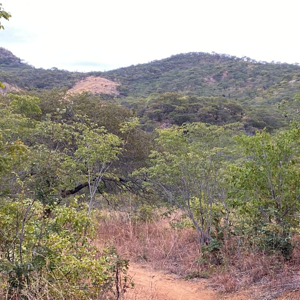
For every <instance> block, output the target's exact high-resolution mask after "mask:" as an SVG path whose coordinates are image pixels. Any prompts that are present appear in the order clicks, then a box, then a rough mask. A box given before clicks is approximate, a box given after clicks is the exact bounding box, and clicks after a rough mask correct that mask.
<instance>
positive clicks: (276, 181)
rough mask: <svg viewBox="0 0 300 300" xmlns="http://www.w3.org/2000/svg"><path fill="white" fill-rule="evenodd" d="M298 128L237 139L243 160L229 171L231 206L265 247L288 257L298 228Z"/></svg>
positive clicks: (299, 134)
mask: <svg viewBox="0 0 300 300" xmlns="http://www.w3.org/2000/svg"><path fill="white" fill-rule="evenodd" d="M299 137H300V131H299V128H293V127H291V128H290V129H289V130H286V131H282V132H279V133H277V134H276V135H273V136H271V135H270V134H269V133H266V132H262V133H257V134H256V135H255V136H240V137H238V138H237V141H238V143H239V144H240V145H241V150H242V151H243V152H244V154H245V155H246V157H245V159H244V160H243V161H242V162H241V163H240V164H239V165H237V166H234V167H233V168H232V170H231V172H232V179H231V181H232V185H233V189H232V192H231V206H232V207H233V208H234V209H237V211H238V214H239V215H241V216H243V218H244V220H243V222H246V223H245V224H247V226H248V227H250V230H252V234H254V235H255V236H260V239H261V241H264V246H266V247H267V248H269V249H275V250H280V251H281V252H282V253H283V254H284V255H285V257H289V256H290V254H291V250H292V247H291V244H290V237H291V234H292V230H293V228H297V227H298V226H299V218H298V210H299V201H298V199H299V196H300V194H299V186H300V171H299V170H300V169H299Z"/></svg>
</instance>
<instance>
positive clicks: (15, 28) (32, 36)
mask: <svg viewBox="0 0 300 300" xmlns="http://www.w3.org/2000/svg"><path fill="white" fill-rule="evenodd" d="M0 3H2V7H3V8H4V10H6V11H7V12H9V13H11V15H12V18H11V19H10V20H9V21H5V20H2V19H1V23H2V25H4V27H5V30H0V47H4V48H6V49H8V50H10V51H12V52H13V54H15V55H16V56H17V57H19V58H21V59H22V60H24V61H25V62H26V63H28V64H30V65H32V66H34V67H36V68H44V69H49V68H52V67H56V68H58V69H64V70H69V71H79V72H88V71H108V70H112V69H117V68H121V67H126V66H130V65H136V64H141V63H148V62H151V61H153V60H159V59H163V58H167V57H170V56H171V55H176V54H180V53H188V52H208V53H211V52H216V53H219V54H228V55H232V56H237V57H243V56H247V57H250V58H252V59H255V60H257V61H267V62H271V61H275V62H278V61H279V62H286V63H300V39H299V28H300V21H299V9H300V1H299V0H285V1H282V0H259V1H258V0H251V1H250V0H84V1H82V0H0Z"/></svg>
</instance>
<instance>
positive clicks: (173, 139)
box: [142, 123, 231, 245]
mask: <svg viewBox="0 0 300 300" xmlns="http://www.w3.org/2000/svg"><path fill="white" fill-rule="evenodd" d="M230 132H231V131H230V130H226V129H225V128H223V127H218V126H211V125H206V124H203V123H193V124H187V125H183V126H181V127H172V128H168V129H163V130H159V131H158V134H159V137H158V138H157V139H156V142H157V144H158V149H159V150H156V151H152V153H151V155H150V165H151V166H150V167H149V168H144V169H143V170H142V172H143V173H144V174H145V176H147V177H148V180H149V181H150V182H151V184H152V186H153V187H154V188H155V190H157V191H159V192H160V193H161V194H162V195H163V196H164V197H165V199H166V200H168V201H169V202H170V203H171V204H173V205H176V206H177V207H178V208H180V209H181V210H182V211H183V212H184V213H186V214H187V216H188V217H189V218H190V220H191V221H192V224H193V226H194V227H195V229H196V231H197V234H198V240H199V244H200V245H204V244H208V243H209V242H210V240H211V239H212V238H220V236H219V234H220V232H219V225H220V224H219V221H220V214H221V215H222V214H223V213H225V212H226V204H225V199H226V189H225V187H224V179H223V176H222V172H223V171H222V165H223V164H224V160H223V157H224V155H226V154H227V150H226V148H225V144H227V143H228V138H229V137H230ZM217 223H218V224H217Z"/></svg>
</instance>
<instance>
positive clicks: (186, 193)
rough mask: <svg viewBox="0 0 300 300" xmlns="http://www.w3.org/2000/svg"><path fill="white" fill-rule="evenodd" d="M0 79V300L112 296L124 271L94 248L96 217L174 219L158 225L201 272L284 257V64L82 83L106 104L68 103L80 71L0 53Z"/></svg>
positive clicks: (178, 65) (291, 90)
mask: <svg viewBox="0 0 300 300" xmlns="http://www.w3.org/2000/svg"><path fill="white" fill-rule="evenodd" d="M0 70H1V74H0V81H3V82H7V83H9V84H15V85H17V86H19V87H21V88H23V90H22V91H20V92H14V93H10V94H6V95H3V96H1V106H0V115H1V120H0V176H1V183H0V231H1V232H0V272H1V277H0V278H1V285H0V295H1V298H7V299H45V298H47V299H65V298H68V299H109V298H113V297H114V298H116V299H119V297H120V294H121V293H122V291H124V290H125V289H126V287H127V286H128V284H129V280H128V278H127V277H126V272H127V268H128V261H127V260H124V259H123V258H121V257H120V256H119V255H118V253H117V252H116V251H115V249H114V248H113V247H104V248H99V247H96V243H95V240H94V238H95V230H96V228H97V224H98V222H99V218H100V217H99V216H100V215H101V214H100V212H101V211H103V210H104V209H107V208H108V209H115V210H119V211H126V210H127V209H128V207H130V213H131V214H130V221H132V222H136V221H137V220H139V221H142V222H144V221H149V220H151V216H152V214H153V211H154V210H155V209H158V210H160V211H163V212H164V216H168V215H171V214H172V213H173V212H174V210H179V211H180V214H178V218H177V219H176V220H175V221H174V220H173V223H172V226H173V227H176V228H181V229H182V228H189V229H191V230H194V231H195V232H196V235H197V242H198V249H199V253H198V254H197V255H198V256H199V260H198V261H200V262H201V264H202V265H203V266H207V265H208V264H209V265H210V267H216V266H220V265H222V266H224V268H226V267H227V265H226V257H225V255H224V253H225V252H224V249H226V251H227V252H228V253H230V255H232V253H234V252H235V251H236V252H238V253H240V255H243V253H249V252H251V253H254V252H255V253H258V255H262V254H263V255H268V256H270V257H271V256H274V257H276V259H278V260H280V261H284V260H286V261H288V260H290V259H291V257H292V255H293V250H294V249H295V247H296V246H297V245H296V244H295V243H294V238H295V236H297V235H298V232H299V228H300V227H299V226H300V219H299V204H300V202H299V199H300V189H299V187H300V153H299V149H300V148H299V146H300V145H299V141H300V123H299V118H298V114H297V109H298V106H299V96H297V92H299V90H298V89H299V80H300V72H299V71H300V69H299V67H298V66H296V65H288V64H280V63H276V64H275V63H273V64H267V63H264V62H254V61H252V60H250V59H248V58H243V59H238V58H235V57H230V56H226V55H218V54H214V55H210V54H204V53H190V54H181V55H177V56H173V57H171V58H169V59H165V60H162V61H155V62H152V63H150V64H145V65H138V66H132V67H128V68H122V69H119V70H114V71H109V72H105V73H95V72H94V73H92V74H93V75H97V76H98V75H99V76H102V77H106V78H109V79H113V80H115V81H117V82H119V83H121V84H122V86H121V88H120V90H121V96H120V97H117V98H110V99H104V98H105V97H101V96H99V95H93V94H91V93H88V92H86V93H81V94H74V95H68V94H67V93H66V89H61V87H70V86H72V85H73V84H74V83H75V82H76V81H77V80H78V79H79V78H83V77H85V76H87V74H81V73H71V72H67V71H61V70H57V69H51V70H43V69H35V68H33V67H31V66H29V65H27V64H24V63H22V62H21V60H20V59H18V58H16V57H15V56H14V55H12V54H11V53H10V52H9V51H7V50H4V49H1V52H0ZM295 95H296V96H295ZM275 104H277V105H275ZM229 244H230V245H231V246H230V249H229V247H228V245H229ZM110 246H113V245H110ZM198 275H199V274H198Z"/></svg>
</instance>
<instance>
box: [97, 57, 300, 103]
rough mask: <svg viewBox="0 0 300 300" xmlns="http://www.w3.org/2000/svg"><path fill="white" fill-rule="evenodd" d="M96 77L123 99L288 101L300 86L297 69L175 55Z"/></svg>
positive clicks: (261, 63) (232, 58)
mask: <svg viewBox="0 0 300 300" xmlns="http://www.w3.org/2000/svg"><path fill="white" fill-rule="evenodd" d="M98 74H99V76H105V77H107V78H109V79H111V80H113V81H116V82H119V83H120V84H122V89H121V91H122V93H123V94H124V95H126V96H145V95H150V94H151V93H163V92H181V93H187V92H193V93H195V94H196V95H198V96H205V97H209V96H222V97H226V98H229V99H234V100H237V101H238V102H247V103H249V102H250V103H266V102H267V103H274V102H278V101H281V100H282V99H283V98H290V97H292V96H293V95H294V93H295V92H296V91H297V90H298V88H299V84H300V67H299V66H296V65H290V64H285V63H283V64H282V63H266V62H256V61H253V60H251V59H250V58H242V59H240V58H237V57H233V56H228V55H219V54H214V55H212V54H208V53H188V54H179V55H174V56H172V57H170V58H167V59H163V60H159V61H153V62H151V63H148V64H141V65H137V66H131V67H127V68H121V69H117V70H114V71H108V72H106V73H98Z"/></svg>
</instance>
